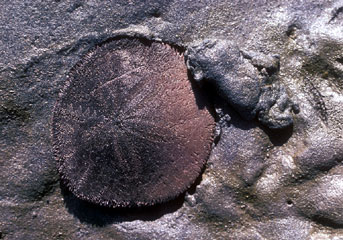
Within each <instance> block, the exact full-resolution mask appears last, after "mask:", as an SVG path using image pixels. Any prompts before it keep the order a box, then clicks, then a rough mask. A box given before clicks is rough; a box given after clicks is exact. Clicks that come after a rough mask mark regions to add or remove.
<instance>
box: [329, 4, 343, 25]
mask: <svg viewBox="0 0 343 240" xmlns="http://www.w3.org/2000/svg"><path fill="white" fill-rule="evenodd" d="M341 13H343V7H340V8H337V9H336V10H335V11H334V13H333V14H332V18H331V19H330V21H329V23H331V22H332V21H333V20H335V19H336V18H337V17H338V15H339V14H341Z"/></svg>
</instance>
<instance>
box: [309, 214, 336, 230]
mask: <svg viewBox="0 0 343 240" xmlns="http://www.w3.org/2000/svg"><path fill="white" fill-rule="evenodd" d="M312 220H313V221H315V222H317V223H318V224H320V225H322V226H325V227H330V228H334V229H341V228H343V224H342V223H337V222H335V221H333V220H331V219H328V218H326V217H325V216H318V215H315V216H313V217H312Z"/></svg>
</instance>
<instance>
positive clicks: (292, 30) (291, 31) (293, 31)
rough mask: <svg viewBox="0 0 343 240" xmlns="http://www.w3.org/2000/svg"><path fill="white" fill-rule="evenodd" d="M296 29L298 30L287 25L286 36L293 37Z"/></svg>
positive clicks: (294, 26)
mask: <svg viewBox="0 0 343 240" xmlns="http://www.w3.org/2000/svg"><path fill="white" fill-rule="evenodd" d="M297 29H298V26H297V25H296V24H291V25H289V26H288V28H287V31H286V35H287V36H288V37H293V36H295V32H296V30H297Z"/></svg>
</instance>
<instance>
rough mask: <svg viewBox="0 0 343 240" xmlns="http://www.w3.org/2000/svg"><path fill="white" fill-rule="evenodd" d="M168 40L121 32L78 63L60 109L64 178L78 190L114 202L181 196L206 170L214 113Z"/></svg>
mask: <svg viewBox="0 0 343 240" xmlns="http://www.w3.org/2000/svg"><path fill="white" fill-rule="evenodd" d="M206 106H207V102H206V99H205V97H204V96H203V95H202V94H201V93H200V91H199V90H198V89H197V88H196V87H194V86H193V87H192V84H191V82H190V81H189V79H188V75H187V68H186V66H185V63H184V59H183V56H182V55H181V54H180V53H179V52H178V51H176V50H175V49H173V48H172V47H169V46H168V45H165V44H162V43H158V42H154V41H148V40H144V39H137V38H118V39H116V40H112V41H109V42H106V43H104V44H102V45H100V46H99V47H97V48H96V49H94V50H93V51H91V52H90V53H88V54H87V55H86V56H85V57H84V58H83V59H82V60H81V61H80V63H78V64H77V65H76V66H75V67H74V68H73V69H72V70H71V71H70V74H69V77H68V80H67V84H66V86H65V88H64V90H63V92H62V93H61V94H60V97H59V99H58V101H57V103H56V106H55V109H54V114H53V128H52V132H53V144H54V151H55V156H56V158H57V160H58V165H59V172H60V174H61V177H62V180H63V182H64V183H65V184H66V186H67V187H68V188H69V189H70V191H71V192H72V193H74V194H75V195H76V196H77V197H79V198H81V199H83V200H87V201H90V202H93V203H96V204H100V205H104V206H112V207H125V206H143V205H153V204H155V203H160V202H164V201H167V200H170V199H172V198H175V197H176V196H178V195H179V194H180V193H182V192H184V191H185V190H186V189H187V188H188V187H189V186H190V185H191V184H192V183H194V181H195V179H196V178H197V177H198V176H199V174H200V172H201V170H202V168H203V166H204V164H205V162H206V160H207V158H208V156H209V153H210V149H211V143H212V135H213V127H214V119H213V118H212V116H211V114H210V113H209V111H208V109H207V108H206Z"/></svg>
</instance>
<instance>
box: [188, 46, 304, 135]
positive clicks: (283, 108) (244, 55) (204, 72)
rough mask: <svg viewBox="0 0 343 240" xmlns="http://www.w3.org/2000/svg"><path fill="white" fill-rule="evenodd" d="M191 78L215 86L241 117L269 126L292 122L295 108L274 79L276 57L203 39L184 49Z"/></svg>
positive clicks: (281, 86) (276, 72) (276, 69)
mask: <svg viewBox="0 0 343 240" xmlns="http://www.w3.org/2000/svg"><path fill="white" fill-rule="evenodd" d="M185 58H186V63H187V67H188V69H189V70H190V72H191V73H192V75H193V78H194V80H195V81H197V82H198V83H200V84H201V85H204V82H208V83H210V84H212V85H214V86H215V89H216V90H217V91H218V93H219V94H220V95H221V96H222V97H223V98H224V99H225V100H226V101H227V102H228V103H229V104H230V105H231V106H233V107H234V108H235V109H236V110H237V111H238V112H239V113H240V115H241V116H242V117H244V118H245V119H247V120H252V119H254V118H255V117H256V115H257V118H258V120H259V121H260V122H261V123H262V124H264V125H266V126H268V127H269V128H272V129H281V128H286V127H289V126H291V125H292V124H293V117H292V110H293V109H295V108H297V107H296V106H295V105H294V104H293V103H292V101H291V100H290V99H289V97H288V95H287V93H286V90H285V87H284V86H283V85H281V84H280V83H279V82H278V81H277V78H278V75H277V74H278V72H279V69H280V63H279V59H280V58H279V57H278V56H270V55H264V54H262V53H256V52H250V53H249V52H245V51H242V50H240V49H239V47H238V46H237V45H236V44H233V43H231V42H229V41H226V40H218V39H206V40H204V41H203V42H200V43H195V44H193V45H191V46H189V47H188V48H187V51H186V52H185Z"/></svg>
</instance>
